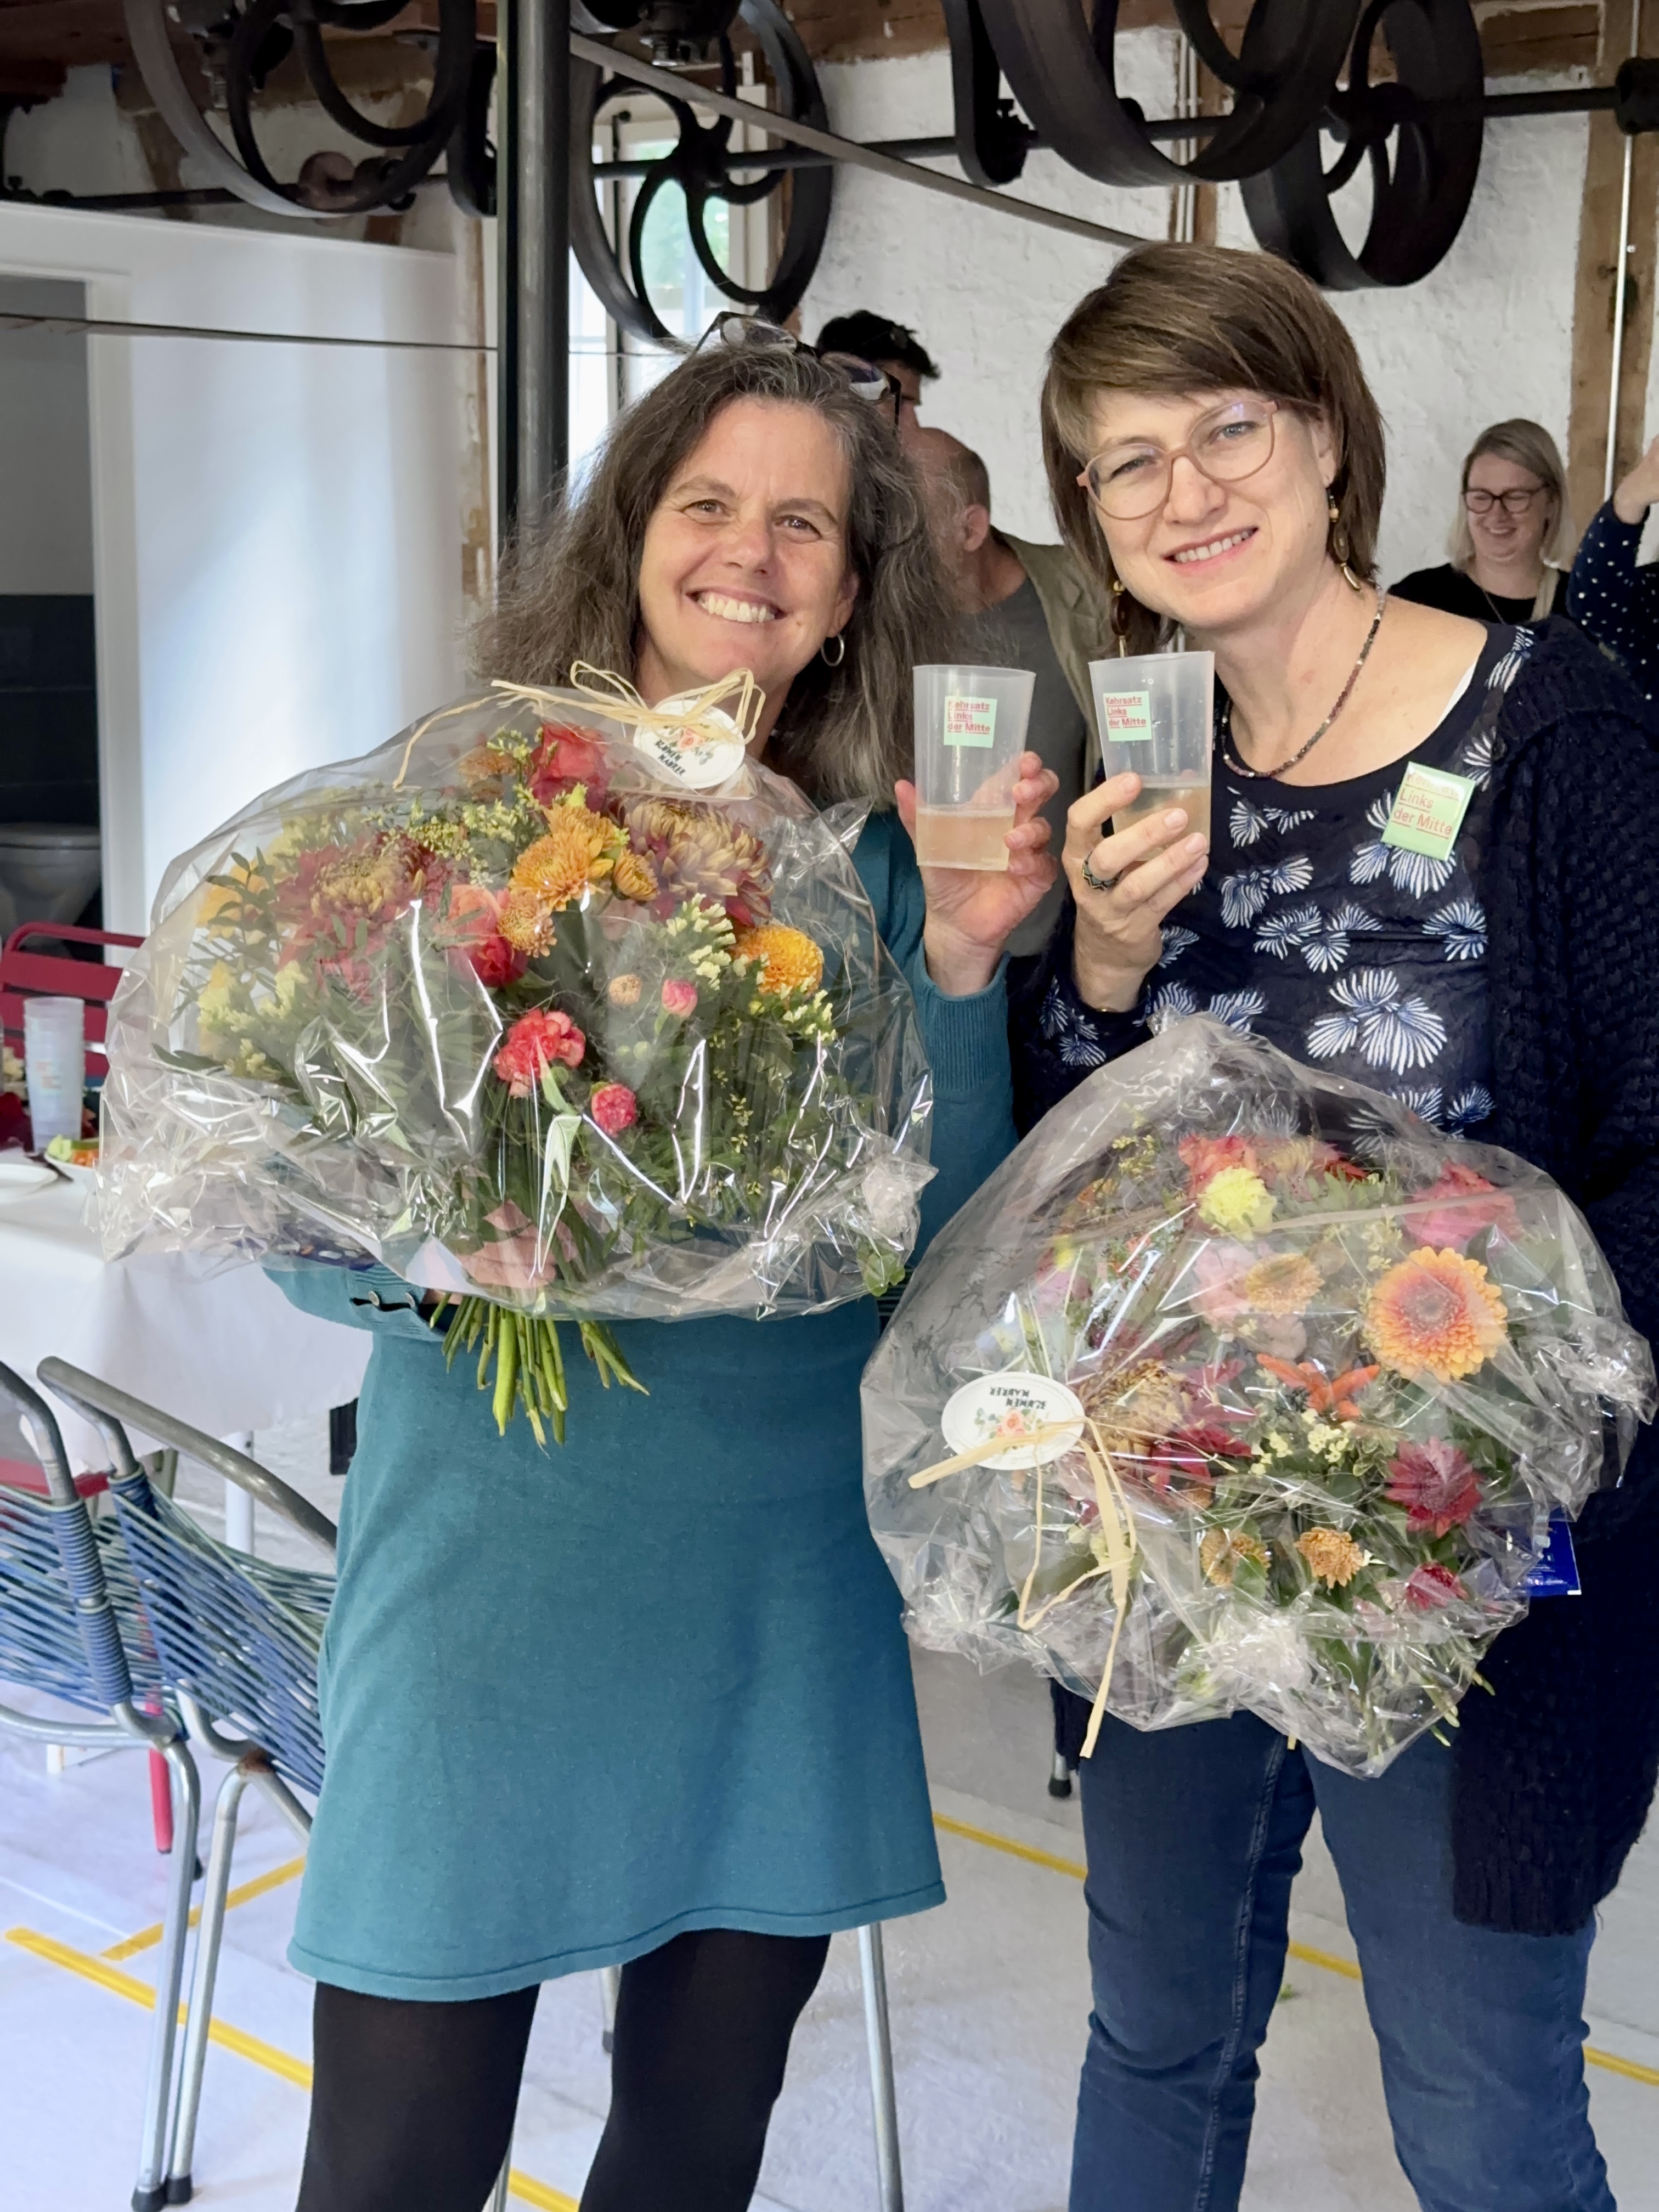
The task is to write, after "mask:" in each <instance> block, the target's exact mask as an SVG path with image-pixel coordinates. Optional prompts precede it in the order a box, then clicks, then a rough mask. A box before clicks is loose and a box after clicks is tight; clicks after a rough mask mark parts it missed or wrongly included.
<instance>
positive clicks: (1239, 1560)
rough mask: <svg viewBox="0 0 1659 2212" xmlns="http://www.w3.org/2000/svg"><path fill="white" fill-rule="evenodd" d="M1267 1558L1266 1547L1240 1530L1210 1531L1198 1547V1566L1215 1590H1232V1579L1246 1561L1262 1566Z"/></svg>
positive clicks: (1256, 1538) (1244, 1530)
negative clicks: (1214, 1586) (1213, 1584)
mask: <svg viewBox="0 0 1659 2212" xmlns="http://www.w3.org/2000/svg"><path fill="white" fill-rule="evenodd" d="M1267 1559H1268V1553H1267V1546H1266V1545H1265V1544H1264V1543H1263V1542H1262V1541H1261V1538H1260V1537H1259V1536H1252V1535H1251V1534H1249V1531H1248V1530H1247V1529H1243V1528H1231V1529H1228V1528H1212V1529H1211V1530H1210V1531H1209V1533H1208V1534H1207V1535H1206V1537H1205V1539H1204V1541H1203V1542H1202V1543H1201V1544H1200V1546H1199V1547H1198V1562H1199V1565H1200V1566H1201V1567H1202V1568H1203V1570H1204V1573H1205V1577H1206V1580H1208V1581H1210V1582H1212V1583H1215V1585H1216V1587H1217V1588H1218V1589H1231V1588H1232V1586H1233V1577H1235V1575H1237V1572H1238V1570H1239V1568H1240V1567H1241V1566H1242V1565H1243V1564H1244V1563H1245V1562H1246V1561H1249V1563H1250V1564H1251V1565H1255V1566H1258V1567H1265V1566H1266V1565H1267Z"/></svg>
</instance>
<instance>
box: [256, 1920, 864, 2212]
mask: <svg viewBox="0 0 1659 2212" xmlns="http://www.w3.org/2000/svg"><path fill="white" fill-rule="evenodd" d="M828 1952H829V1937H828V1936H750V1935H744V1934H740V1933H739V1932H738V1931H737V1930H736V1929H727V1928H709V1929H698V1930H696V1932H695V1933H693V1934H691V1935H689V1936H676V1937H675V1938H674V1940H673V1942H671V1943H665V1944H664V1945H663V1947H662V1948H661V1949H660V1950H659V1951H653V1952H651V1953H649V1954H647V1956H646V1957H645V1958H643V1959H635V1960H634V1961H633V1962H632V1964H631V1965H629V1966H624V1967H623V1976H622V1995H621V1997H620V1998H619V2000H618V2002H617V2032H616V2039H615V2045H614V2048H613V2050H612V2052H611V2113H610V2117H609V2118H608V2119H607V2120H606V2121H605V2133H604V2135H603V2136H601V2138H600V2141H599V2150H598V2153H597V2154H596V2155H595V2157H594V2160H593V2166H592V2172H590V2173H589V2175H588V2177H587V2185H586V2188H585V2189H584V2190H583V2191H582V2200H581V2212H667V2208H669V2207H672V2212H744V2206H746V2205H747V2204H748V2203H749V2201H750V2197H752V2196H753V2194H754V2190H755V2180H756V2177H757V2174H758V2173H759V2172H760V2162H761V2153H762V2152H763V2149H764V2148H765V2147H766V2130H767V2124H768V2122H769V2120H770V2118H771V2116H772V2107H773V2106H774V2104H775V2102H776V2101H777V2095H778V2092H779V2090H780V2089H781V2087H783V2069H784V2063H785V2061H786V2060H787V2057H788V2055H789V2039H790V2037H791V2035H792V2034H793V2033H794V2027H795V2022H796V2021H797V2020H798V2019H799V2017H800V2014H801V2009H802V2008H803V2007H804V2006H805V2002H806V2000H807V1999H808V1998H809V1997H810V1996H811V1994H812V1992H813V1990H815V1989H816V1988H817V1982H818V1977H819V1975H820V1974H821V1973H822V1972H823V1961H824V1959H825V1957H826V1955H827V1954H828ZM537 1994H538V1993H537V1991H536V1990H534V1989H528V1990H513V1991H512V1992H511V1994H510V1995H508V1996H501V1997H477V1998H474V1999H472V2000H471V2001H469V2002H464V2003H459V2004H413V2003H410V2002H408V2001H407V2000H406V1999H404V1998H401V1997H365V1996H355V1995H354V1994H353V1993H352V1992H351V1991H350V1990H337V1989H332V1988H331V1987H330V1986H329V1985H328V1984H326V1983H320V1982H319V1984H318V1985H317V2001H316V2009H315V2015H314V2023H313V2025H314V2046H315V2068H316V2079H315V2084H314V2087H313V2091H312V2100H311V2133H310V2136H309V2138H308V2140H307V2143H306V2163H305V2172H304V2175H303V2176H302V2178H301V2183H300V2202H299V2207H298V2212H479V2208H480V2207H481V2206H482V2205H483V2203H484V2201H485V2199H486V2198H487V2197H488V2196H489V2191H490V2189H491V2187H492V2186H493V2185H494V2183H495V2176H496V2175H497V2174H498V2173H499V2172H500V2171H501V2160H503V2158H505V2157H506V2155H507V2143H508V2141H509V2139H510V2138H511V2136H512V2133H513V2112H514V2109H515V2108H516V2106H517V2104H518V2100H519V2076H520V2073H521V2071H522V2070H523V2067H524V2055H525V2048H526V2045H527V2044H528V2042H529V2040H530V2023H531V2020H532V2016H533V2015H534V2013H535V2009H536V1997H537Z"/></svg>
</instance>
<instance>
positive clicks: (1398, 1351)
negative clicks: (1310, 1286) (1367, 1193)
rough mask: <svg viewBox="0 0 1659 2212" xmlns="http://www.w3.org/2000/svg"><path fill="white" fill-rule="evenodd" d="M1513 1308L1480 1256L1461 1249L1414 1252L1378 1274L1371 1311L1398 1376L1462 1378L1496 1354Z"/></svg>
mask: <svg viewBox="0 0 1659 2212" xmlns="http://www.w3.org/2000/svg"><path fill="white" fill-rule="evenodd" d="M1508 1321H1509V1309H1508V1307H1507V1306H1506V1305H1505V1304H1504V1299H1503V1295H1502V1293H1501V1292H1500V1291H1499V1290H1498V1285H1496V1284H1495V1283H1493V1282H1491V1281H1489V1280H1488V1279H1487V1276H1486V1269H1485V1268H1484V1267H1482V1266H1481V1264H1480V1261H1478V1260H1468V1259H1465V1258H1464V1256H1463V1255H1462V1253H1461V1252H1454V1251H1451V1250H1447V1251H1444V1252H1431V1251H1430V1250H1429V1249H1427V1248H1426V1247H1425V1248H1424V1249H1422V1250H1420V1251H1417V1252H1413V1253H1412V1254H1410V1255H1408V1257H1407V1258H1406V1259H1404V1260H1401V1261H1398V1262H1397V1263H1396V1264H1395V1266H1394V1267H1390V1268H1389V1271H1388V1273H1386V1274H1385V1275H1383V1276H1381V1277H1379V1279H1378V1280H1377V1282H1376V1285H1375V1287H1374V1288H1373V1290H1372V1291H1371V1295H1370V1301H1369V1303H1368V1304H1367V1306H1366V1309H1365V1328H1366V1334H1368V1336H1369V1337H1370V1341H1371V1345H1372V1348H1373V1349H1374V1350H1375V1352H1376V1356H1377V1358H1379V1359H1380V1360H1381V1361H1382V1362H1383V1365H1384V1366H1385V1367H1392V1368H1393V1369H1394V1370H1395V1373H1396V1374H1398V1375H1410V1376H1423V1375H1429V1376H1433V1378H1434V1380H1435V1381H1436V1382H1437V1383H1455V1382H1456V1381H1457V1380H1458V1378H1459V1377H1460V1376H1464V1375H1473V1374H1474V1370H1475V1369H1476V1368H1477V1367H1480V1365H1482V1364H1484V1362H1485V1361H1486V1360H1488V1359H1490V1358H1491V1357H1492V1354H1493V1352H1496V1351H1497V1350H1498V1346H1499V1345H1501V1344H1502V1343H1503V1342H1504V1339H1505V1337H1506V1336H1507V1335H1508V1334H1509V1331H1508V1328H1507V1326H1506V1324H1507V1322H1508Z"/></svg>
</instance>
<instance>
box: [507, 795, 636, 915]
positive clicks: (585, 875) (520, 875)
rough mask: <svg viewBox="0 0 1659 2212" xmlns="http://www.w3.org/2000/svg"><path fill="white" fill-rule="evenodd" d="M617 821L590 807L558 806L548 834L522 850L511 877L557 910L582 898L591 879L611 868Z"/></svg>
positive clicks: (550, 818)
mask: <svg viewBox="0 0 1659 2212" xmlns="http://www.w3.org/2000/svg"><path fill="white" fill-rule="evenodd" d="M616 842H617V828H616V824H615V823H611V822H607V821H606V820H605V817H604V816H603V815H602V814H594V813H592V812H590V811H589V810H588V809H587V808H586V806H558V807H555V808H554V809H553V810H552V811H551V812H550V814H549V816H548V823H547V835H546V836H545V837H538V838H537V840H536V842H535V843H534V844H533V845H528V846H526V848H525V849H524V851H523V852H522V853H520V855H519V857H518V859H517V860H515V861H514V863H513V873H512V876H511V878H509V882H510V884H511V888H512V889H513V890H515V891H527V892H528V893H529V894H530V896H532V898H534V899H538V900H539V901H540V902H541V903H542V905H543V906H544V907H547V908H550V909H551V910H552V912H554V913H555V914H557V913H559V912H561V911H562V909H563V908H565V907H568V905H569V903H570V902H571V900H572V899H574V898H580V896H581V894H582V892H583V890H585V888H586V886H587V884H590V883H602V882H603V881H604V880H605V877H606V876H608V875H609V874H610V872H611V848H612V847H614V845H615V844H616Z"/></svg>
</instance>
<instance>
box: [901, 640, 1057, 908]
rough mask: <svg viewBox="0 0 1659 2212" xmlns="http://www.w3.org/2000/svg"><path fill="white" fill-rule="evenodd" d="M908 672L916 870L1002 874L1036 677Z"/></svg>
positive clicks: (936, 669)
mask: <svg viewBox="0 0 1659 2212" xmlns="http://www.w3.org/2000/svg"><path fill="white" fill-rule="evenodd" d="M1034 684H1036V675H1035V674H1034V673H1033V671H1031V670H1030V669H1029V668H972V667H951V666H945V665H931V666H927V667H921V668H918V669H917V670H916V671H915V709H916V858H917V860H919V861H921V865H922V866H923V867H932V868H985V869H991V868H1006V866H1007V865H1008V848H1007V846H1006V844H1005V843H1004V842H1003V840H1004V838H1005V837H1006V836H1007V834H1008V832H1009V831H1010V830H1011V829H1012V828H1013V826H1014V786H1015V784H1016V783H1017V782H1018V781H1019V757H1020V755H1021V754H1022V753H1023V752H1024V750H1025V726H1026V724H1027V722H1028V721H1029V720H1030V714H1031V687H1032V686H1033V685H1034Z"/></svg>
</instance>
